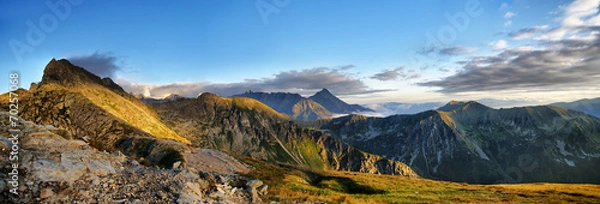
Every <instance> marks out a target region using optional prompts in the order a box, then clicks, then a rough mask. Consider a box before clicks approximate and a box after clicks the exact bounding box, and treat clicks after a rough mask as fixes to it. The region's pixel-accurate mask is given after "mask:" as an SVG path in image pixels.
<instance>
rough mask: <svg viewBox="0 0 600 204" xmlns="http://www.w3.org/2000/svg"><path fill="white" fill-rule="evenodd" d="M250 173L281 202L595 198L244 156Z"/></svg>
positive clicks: (562, 190) (587, 192)
mask: <svg viewBox="0 0 600 204" xmlns="http://www.w3.org/2000/svg"><path fill="white" fill-rule="evenodd" d="M240 159H242V160H244V161H246V162H247V163H249V164H250V165H252V166H253V167H254V168H256V170H255V171H253V172H251V173H250V174H249V176H252V177H257V178H259V179H262V180H264V181H265V182H266V183H267V184H268V185H269V186H270V190H269V196H270V199H271V200H274V201H281V202H283V203H293V202H297V201H321V202H326V203H556V202H574V203H598V202H600V186H599V185H592V184H511V185H471V184H466V183H457V182H445V181H434V180H429V179H422V178H406V177H401V176H391V175H374V174H365V173H354V172H337V171H316V170H311V169H305V168H302V167H294V166H290V165H285V164H269V163H265V162H261V161H257V160H254V159H251V158H247V157H241V158H240Z"/></svg>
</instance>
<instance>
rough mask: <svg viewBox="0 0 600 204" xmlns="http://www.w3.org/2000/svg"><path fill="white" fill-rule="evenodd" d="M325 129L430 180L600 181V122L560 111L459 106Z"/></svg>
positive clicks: (336, 123)
mask: <svg viewBox="0 0 600 204" xmlns="http://www.w3.org/2000/svg"><path fill="white" fill-rule="evenodd" d="M323 128H324V129H329V130H330V131H331V133H332V135H334V136H335V137H338V138H341V139H342V140H344V141H345V142H347V143H348V144H350V145H352V146H354V147H356V148H358V149H361V150H364V151H367V152H370V153H374V154H379V155H383V156H384V157H386V158H391V159H394V160H397V161H402V162H404V163H406V164H408V165H409V166H411V168H413V169H414V170H415V172H417V173H418V174H419V175H420V176H423V177H427V178H434V179H442V180H451V181H466V182H472V183H499V182H500V183H504V182H508V183H514V182H538V181H545V182H587V183H590V182H591V183H600V120H599V119H597V118H594V117H590V116H589V115H587V114H584V113H582V112H578V111H572V110H567V109H563V108H558V107H552V106H538V107H525V108H511V109H499V110H497V109H492V108H489V107H487V106H484V105H482V104H479V103H477V102H473V101H471V102H456V101H453V102H450V103H448V104H447V105H445V106H443V107H441V108H439V109H438V110H436V111H426V112H423V113H419V114H415V115H396V116H390V117H387V118H367V117H364V116H356V115H352V116H347V117H343V118H338V119H334V120H332V121H330V122H329V123H328V124H326V125H324V126H323Z"/></svg>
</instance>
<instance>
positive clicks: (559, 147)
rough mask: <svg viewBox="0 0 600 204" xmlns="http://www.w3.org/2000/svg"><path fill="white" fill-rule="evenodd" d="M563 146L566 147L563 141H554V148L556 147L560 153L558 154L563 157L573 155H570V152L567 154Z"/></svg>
mask: <svg viewBox="0 0 600 204" xmlns="http://www.w3.org/2000/svg"><path fill="white" fill-rule="evenodd" d="M565 146H566V144H565V142H564V141H562V140H559V139H556V147H558V150H559V151H560V153H561V154H562V155H563V156H573V154H571V153H570V152H567V151H566V150H565Z"/></svg>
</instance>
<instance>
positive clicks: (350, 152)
mask: <svg viewBox="0 0 600 204" xmlns="http://www.w3.org/2000/svg"><path fill="white" fill-rule="evenodd" d="M16 94H18V97H19V107H18V108H19V109H18V110H19V117H20V118H22V121H21V123H22V124H23V125H24V126H26V127H25V129H24V132H27V135H26V136H24V137H23V138H25V139H24V140H23V141H24V142H25V143H24V144H27V145H26V146H24V150H25V153H24V154H30V155H35V156H28V157H25V158H26V159H27V162H26V163H23V166H24V168H25V169H26V171H29V172H31V174H27V175H29V176H28V177H27V179H28V181H31V183H34V184H35V185H38V186H48V185H54V184H49V183H43V182H57V181H61V180H56V179H57V178H60V179H62V180H65V181H68V182H73V181H75V180H78V179H81V178H84V180H83V181H84V183H88V184H89V183H92V184H91V185H92V187H86V188H93V189H96V188H99V187H98V186H102V185H98V184H93V183H94V182H95V183H99V182H100V181H99V180H97V179H94V178H87V177H85V176H84V175H86V174H89V175H94V176H107V175H108V173H106V172H112V175H115V176H118V177H119V179H121V180H123V179H124V178H126V177H128V176H130V175H134V177H136V178H137V177H143V175H142V174H141V173H140V174H139V175H138V174H137V173H136V172H138V173H139V172H142V173H143V174H148V175H156V176H159V177H161V178H165V177H170V176H172V175H178V176H177V177H178V178H179V179H180V180H177V181H172V182H171V183H170V184H169V185H177V186H179V187H178V188H179V190H177V189H171V190H169V196H173V198H169V197H168V196H167V197H165V196H158V194H157V192H159V191H160V189H163V190H164V188H166V187H164V186H161V184H159V183H156V182H151V183H152V187H151V188H152V189H154V190H153V192H155V194H157V195H156V196H154V197H152V196H150V197H149V199H148V200H146V201H148V202H158V201H165V202H167V201H172V200H173V199H181V200H184V199H191V200H195V201H198V199H201V197H202V196H200V197H198V196H197V195H203V192H200V190H198V189H199V187H197V186H198V185H204V184H202V182H200V180H199V179H200V178H199V177H200V176H201V177H202V178H204V179H209V180H210V178H208V177H211V176H207V174H202V173H198V171H211V172H213V171H216V172H220V173H218V174H231V173H236V172H246V173H247V172H248V171H250V170H249V169H253V168H255V167H256V169H258V170H254V174H255V175H254V176H257V177H260V178H266V179H269V180H272V181H278V182H280V183H293V186H286V185H287V184H280V185H283V186H284V187H281V186H279V188H280V189H281V188H284V189H286V188H289V189H295V190H298V191H302V192H315V193H316V194H318V195H320V196H322V195H325V194H328V193H329V191H323V189H337V191H338V192H347V193H352V194H356V193H359V194H360V193H366V194H377V196H380V195H386V194H384V193H385V192H384V191H381V190H376V189H370V188H369V187H365V186H362V184H358V183H357V182H362V181H359V180H352V179H350V178H349V177H345V176H343V177H336V176H328V175H327V174H328V173H314V171H318V172H338V171H344V172H362V173H368V174H389V175H398V176H401V177H402V178H406V179H419V178H418V177H423V178H428V179H435V180H446V181H458V182H468V183H483V184H489V183H524V182H561V183H600V119H599V118H597V117H594V116H592V115H589V114H586V113H583V112H580V111H577V110H571V109H566V108H561V107H558V106H559V105H560V106H568V105H570V107H581V105H580V106H577V105H574V104H595V100H586V101H581V102H577V103H569V104H554V105H549V106H531V107H519V108H508V109H493V108H490V107H487V106H485V105H483V104H480V103H478V102H475V101H468V102H461V101H451V102H449V103H447V104H445V105H443V106H441V107H439V108H437V109H432V110H426V111H423V112H419V113H416V114H395V115H392V116H388V117H368V116H364V115H358V114H353V113H356V112H365V111H371V110H370V109H367V108H364V107H362V106H358V105H350V104H347V103H345V102H343V101H342V100H340V99H339V98H337V97H335V96H334V95H333V94H332V93H331V92H329V91H328V90H327V89H323V90H321V91H319V92H318V93H316V94H315V95H313V96H311V97H308V98H305V97H302V96H300V95H299V94H293V93H262V92H252V91H248V92H246V93H244V94H241V95H238V96H233V97H221V96H218V95H215V94H212V93H203V94H201V95H199V96H198V97H196V98H184V97H181V96H177V95H171V96H168V97H166V98H163V99H158V100H157V99H149V98H144V97H141V96H134V95H132V94H130V93H127V92H126V91H125V90H123V88H121V87H120V86H119V85H118V84H116V83H115V82H113V80H112V79H110V78H100V77H98V76H96V75H94V74H93V73H91V72H89V71H87V70H85V69H84V68H82V67H78V66H75V65H73V64H71V63H70V62H69V61H67V60H64V59H62V60H55V59H52V60H51V61H50V62H49V63H48V65H47V66H46V67H45V69H44V74H43V76H42V80H41V82H40V83H38V84H35V83H34V84H31V87H30V88H29V90H25V89H19V90H17V91H16ZM9 98H10V94H9V93H5V94H2V95H0V112H2V113H1V114H3V115H7V114H8V113H5V112H6V111H7V110H6V109H4V108H5V107H8V102H9V101H10V100H9ZM262 101H264V102H262ZM395 105H401V104H395ZM428 105H435V104H428ZM428 105H427V106H423V107H429V106H428ZM582 106H583V107H590V106H591V107H593V105H582ZM428 109H429V108H428ZM588 111H589V110H588ZM342 113H343V114H349V115H347V116H343V117H338V118H331V116H332V115H333V114H342ZM20 120H21V119H20ZM297 120H312V121H297ZM2 124H3V125H4V124H8V123H7V121H3V123H2ZM6 127H7V126H2V128H4V129H6ZM1 139H2V141H1V142H0V145H4V146H2V147H3V148H4V149H6V148H5V147H8V145H9V143H7V141H9V140H7V139H6V137H2V138H1ZM32 144H40V145H39V146H34V145H33V146H32ZM88 147H89V148H88ZM83 149H85V151H83ZM103 151H107V152H113V153H110V154H109V153H106V152H104V153H102V152H103ZM57 155H58V156H57ZM98 155H101V156H98ZM107 155H118V156H115V158H111V157H110V156H107ZM229 155H231V156H229ZM232 156H233V157H232ZM128 159H131V161H127V162H124V161H126V160H128ZM238 159H240V160H242V159H243V162H242V161H239V160H238ZM134 161H135V162H134ZM209 161H210V162H212V163H210V164H207V163H206V162H209ZM221 161H222V162H221ZM6 162H8V161H7V160H5V159H3V160H0V163H3V164H5V163H6ZM244 162H247V163H248V164H251V165H254V166H252V167H251V166H248V165H247V164H244ZM103 163H106V164H109V163H110V165H108V166H105V167H102V168H100V167H98V165H100V166H102V165H101V164H103ZM46 164H47V165H48V166H44V165H46ZM140 164H141V165H142V166H143V167H142V166H140ZM154 167H159V168H154ZM96 168H99V169H96ZM115 168H121V169H123V170H122V171H118V170H115ZM140 169H142V170H140ZM269 169H271V170H269ZM273 169H275V170H277V169H278V170H277V171H281V170H282V169H287V170H290V171H292V172H288V173H289V174H285V175H284V173H281V172H271V171H274V170H273ZM62 171H69V172H77V175H74V177H72V178H71V176H68V175H64V173H60V172H62ZM256 171H260V172H256ZM47 172H55V173H52V174H53V175H50V176H49V175H47ZM86 172H87V173H86ZM190 172H193V173H190ZM54 174H56V175H54ZM265 174H272V175H271V176H269V175H265ZM332 174H335V175H339V173H332ZM61 175H62V176H61ZM277 175H279V176H282V177H284V178H273V176H277ZM298 175H304V176H305V177H306V178H299V177H298ZM354 176H356V174H355V173H354ZM92 177H93V176H92ZM182 177H184V178H183V180H181V179H182ZM213 177H214V176H213ZM227 177H228V176H224V175H221V177H220V178H221V179H225V180H222V181H218V182H216V179H215V181H213V182H212V184H211V185H212V186H209V185H204V187H202V189H205V190H204V191H206V192H213V193H212V194H211V195H213V196H215V197H213V198H214V199H217V200H218V199H223V198H219V196H218V195H220V194H217V195H216V194H214V193H222V192H225V191H226V192H228V193H231V195H234V194H235V192H236V189H234V188H235V187H236V186H237V187H240V186H241V187H244V186H247V185H248V187H247V190H246V191H245V192H244V193H243V195H242V194H239V193H238V194H235V195H238V197H237V198H231V199H238V198H240V197H239V196H242V197H243V198H240V199H243V200H244V202H258V200H260V198H259V196H258V194H257V188H258V187H261V189H262V191H261V192H263V194H262V195H264V194H265V193H266V191H267V190H266V188H267V187H265V186H263V185H262V184H260V185H259V184H256V185H254V184H252V186H254V187H252V188H250V187H249V185H251V183H252V182H259V181H252V182H251V181H250V180H247V179H246V180H244V179H242V180H241V181H240V179H229V181H231V182H228V181H227V179H226V178H227ZM2 178H4V177H3V175H0V181H1V180H3V179H2ZM352 178H354V177H352ZM360 178H361V179H364V178H369V177H360ZM377 178H381V177H377ZM36 179H42V180H44V179H45V180H44V181H37V180H36ZM86 179H87V180H86ZM103 179H106V178H103ZM186 179H187V180H186ZM213 179H214V178H213ZM385 179H387V180H391V181H390V182H392V183H393V182H396V181H400V180H396V179H397V178H393V177H385ZM184 180H185V182H183V181H184ZM233 181H235V182H247V183H244V184H236V183H235V182H233ZM402 181H403V182H420V183H431V182H425V181H423V180H411V181H408V180H402ZM127 182H128V183H131V182H137V181H135V179H134V180H131V179H130V180H127ZM157 182H158V181H157ZM160 182H162V181H160ZM232 182H233V183H232ZM379 182H382V181H379ZM386 182H387V181H386ZM217 183H224V184H217ZM0 184H3V183H0ZM77 185H81V184H77ZM111 185H112V184H111ZM230 185H231V186H230ZM296 185H298V186H304V185H308V186H307V187H303V188H302V189H298V186H296ZM434 185H447V184H439V183H436V184H434ZM457 185H458V184H457ZM462 185H466V184H462ZM184 186H185V187H184ZM226 186H228V189H226V190H223V189H222V188H224V187H226ZM232 186H233V187H232ZM126 187H127V186H122V187H119V191H123V192H126V191H129V190H128V189H127V188H126ZM52 188H53V189H63V187H60V186H54V187H52ZM64 188H66V187H64ZM69 188H71V187H69ZM111 188H112V187H111ZM142 188H145V187H144V186H142ZM453 188H455V187H453ZM102 189H104V187H102ZM156 189H158V190H156ZM190 189H191V190H190ZM218 189H220V190H218ZM315 189H316V190H315ZM43 191H44V192H45V194H44V195H45V196H44V197H45V198H48V197H46V196H47V195H52V193H50V194H48V192H49V191H50V192H53V191H52V189H50V190H48V189H44V190H43ZM102 192H103V193H96V194H94V195H93V196H96V197H103V196H105V195H109V194H111V192H112V191H111V190H110V189H109V188H108V187H106V189H104V190H103V191H102ZM107 192H108V193H107ZM190 192H191V193H190ZM275 192H279V190H278V191H275ZM411 192H412V191H411ZM61 193H62V192H61ZM112 193H114V192H112ZM182 193H183V194H185V195H182ZM279 193H281V194H282V195H283V194H286V193H285V192H279ZM41 194H42V192H41V191H40V189H37V190H36V189H35V188H32V191H28V192H27V196H28V199H34V198H36V196H39V197H42V196H41ZM84 194H87V193H81V192H80V193H78V194H77V195H78V196H84ZM118 194H119V195H121V194H122V193H118ZM147 194H148V193H145V194H144V193H143V191H139V192H136V195H137V197H143V196H142V195H147ZM366 194H365V195H366ZM7 195H8V194H7V193H6V192H0V198H4V197H3V196H7ZM245 195H249V196H250V197H246V196H245ZM190 196H191V197H190ZM234 197H235V196H234ZM292 197H293V196H292ZM150 198H151V199H150ZM213 198H211V199H213ZM589 198H590V199H593V198H595V197H589ZM169 199H172V200H169ZM0 200H2V199H0ZM108 201H111V200H107V201H106V202H108Z"/></svg>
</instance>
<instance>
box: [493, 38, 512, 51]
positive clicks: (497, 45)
mask: <svg viewBox="0 0 600 204" xmlns="http://www.w3.org/2000/svg"><path fill="white" fill-rule="evenodd" d="M489 46H490V47H492V49H494V50H502V49H504V48H506V47H507V46H508V43H507V42H506V40H497V41H494V42H490V43H489Z"/></svg>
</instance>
